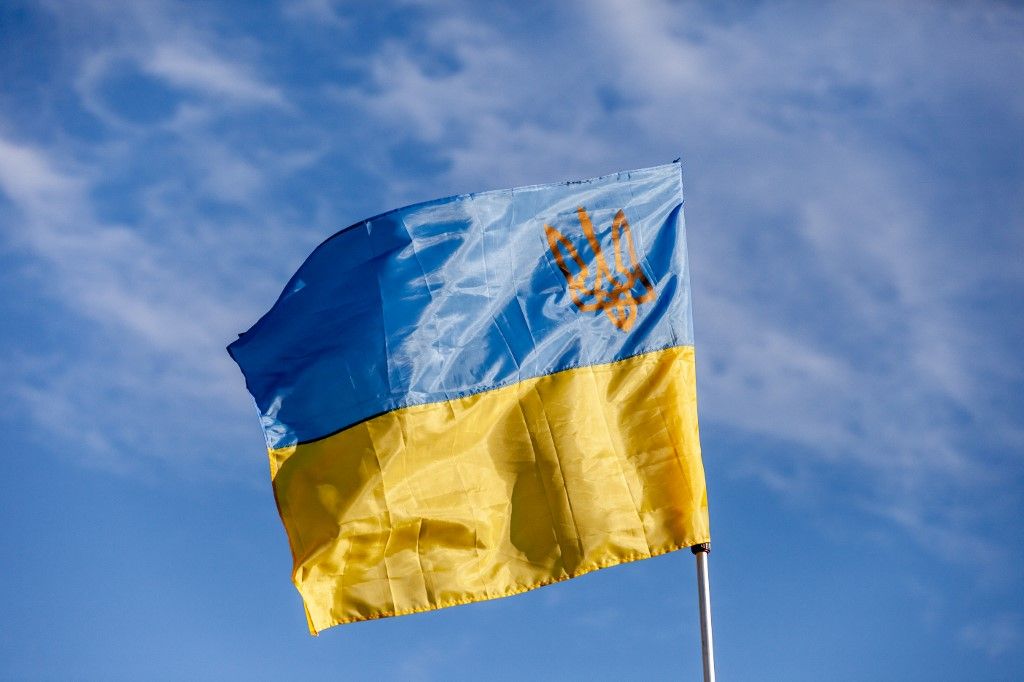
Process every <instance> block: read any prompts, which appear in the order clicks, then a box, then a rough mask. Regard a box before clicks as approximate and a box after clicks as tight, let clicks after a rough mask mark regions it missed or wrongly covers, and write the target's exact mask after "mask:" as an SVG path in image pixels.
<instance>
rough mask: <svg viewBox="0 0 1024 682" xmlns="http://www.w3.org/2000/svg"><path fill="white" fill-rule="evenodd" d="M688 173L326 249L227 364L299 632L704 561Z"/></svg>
mask: <svg viewBox="0 0 1024 682" xmlns="http://www.w3.org/2000/svg"><path fill="white" fill-rule="evenodd" d="M682 209H683V196H682V178H681V173H680V167H679V164H678V163H673V164H668V165H664V166H658V167H655V168H647V169H643V170H636V171H629V172H623V173H618V174H615V175H608V176H605V177H601V178H596V179H593V180H586V181H582V182H572V183H562V184H553V185H535V186H532V187H521V188H517V189H510V190H501V191H494V192H484V193H480V194H469V195H463V196H456V197H449V198H446V199H439V200H436V201H429V202H426V203H422V204H416V205H414V206H409V207H407V208H402V209H398V210H395V211H391V212H389V213H384V214H382V215H379V216H377V217H375V218H371V219H369V220H365V221H363V222H360V223H357V224H355V225H352V226H351V227H348V228H346V229H344V230H342V231H340V232H338V233H337V234H335V235H334V236H332V237H331V238H329V239H328V240H327V241H325V242H324V243H323V244H321V245H320V246H319V247H318V248H317V249H316V250H315V251H314V252H313V254H312V255H311V256H310V257H309V258H308V259H307V260H306V262H305V263H304V264H303V265H302V267H301V268H299V270H298V272H297V273H296V274H295V275H294V276H293V277H292V279H291V281H290V282H288V285H287V286H286V287H285V290H284V292H283V293H282V294H281V297H280V298H279V299H278V301H277V303H275V304H274V306H273V308H272V309H271V310H270V312H268V313H267V314H266V315H264V316H263V318H262V319H260V320H259V321H258V322H257V323H256V324H255V325H254V326H253V327H252V329H250V330H249V331H247V332H245V333H244V334H242V335H240V337H239V339H238V340H237V341H235V342H234V343H232V344H231V346H230V347H229V348H228V350H229V352H230V353H231V356H232V357H233V358H234V359H235V361H236V362H237V363H238V365H239V367H240V368H241V370H242V372H243V374H244V375H245V379H246V385H247V386H248V389H249V391H250V392H251V393H252V395H253V397H254V399H255V401H256V406H257V408H258V410H259V414H260V419H261V421H262V424H263V430H264V433H265V435H266V440H267V447H268V448H269V452H270V471H271V476H272V479H273V488H274V494H275V497H276V499H277V505H278V509H279V510H280V514H281V519H282V521H283V522H284V526H285V529H286V531H287V534H288V539H289V541H290V544H291V550H292V555H293V557H294V571H293V574H292V579H293V581H294V583H295V585H296V587H297V588H298V590H299V592H300V593H301V595H302V598H303V601H304V602H305V606H306V615H307V619H308V622H309V628H310V631H311V632H313V633H314V634H316V633H317V632H318V631H320V630H322V629H324V628H327V627H330V626H332V625H337V624H340V623H349V622H353V621H360V620H367V619H372V618H382V617H386V616H395V615H400V614H407V613H415V612H418V611H426V610H429V609H437V608H441V607H445V606H452V605H455V604H465V603H468V602H474V601H480V600H484V599H494V598H497V597H504V596H508V595H512V594H516V593H519V592H523V591H526V590H530V589H533V588H535V587H540V586H541V585H547V584H549V583H554V582H557V581H560V580H565V579H568V578H572V577H575V576H578V575H582V574H583V573H587V572H589V571H593V570H595V569H598V568H603V567H606V566H613V565H616V564H620V563H623V562H627V561H634V560H637V559H645V558H648V557H651V556H655V555H658V554H663V553H665V552H670V551H673V550H676V549H680V548H683V547H689V546H691V545H695V544H699V543H703V542H708V541H709V539H710V538H709V532H708V514H707V496H706V493H705V484H704V472H703V468H702V465H701V457H700V443H699V440H698V435H697V403H696V389H695V379H694V354H693V327H692V316H691V308H690V286H689V268H688V266H687V258H686V244H685V234H684V227H683V211H682Z"/></svg>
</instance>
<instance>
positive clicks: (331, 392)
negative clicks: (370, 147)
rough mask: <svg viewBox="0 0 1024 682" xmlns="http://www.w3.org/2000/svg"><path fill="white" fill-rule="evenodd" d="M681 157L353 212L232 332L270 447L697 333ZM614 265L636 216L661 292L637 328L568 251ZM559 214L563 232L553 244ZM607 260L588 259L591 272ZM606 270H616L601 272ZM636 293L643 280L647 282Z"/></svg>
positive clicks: (635, 234) (646, 266) (646, 262)
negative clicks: (578, 298)
mask: <svg viewBox="0 0 1024 682" xmlns="http://www.w3.org/2000/svg"><path fill="white" fill-rule="evenodd" d="M682 203H683V196H682V180H681V174H680V167H679V164H678V163H673V164H668V165H664V166H658V167H656V168H649V169H644V170H637V171H629V172H624V173H618V174H615V175H609V176H605V177H602V178H596V179H594V180H586V181H582V182H576V183H568V184H566V183H560V184H555V185H537V186H533V187H524V188H519V189H510V190H500V191H495V192H484V193H481V194H471V195H467V196H458V197H449V198H447V199H439V200H436V201H430V202H427V203H424V204H417V205H415V206H410V207H408V208H403V209H399V210H396V211H392V212H390V213H385V214H383V215H381V216H377V217H375V218H371V219H370V220H367V221H364V222H362V223H358V224H356V225H352V226H351V227H349V228H347V229H345V230H342V231H341V232H339V233H337V234H336V235H334V236H333V237H331V238H329V239H328V240H327V241H325V242H324V243H323V244H321V245H320V246H319V247H318V248H317V249H316V250H315V251H314V252H313V254H312V255H310V257H309V258H308V259H307V260H306V262H305V263H304V264H303V265H302V266H301V267H300V268H299V270H298V272H296V274H295V275H294V277H292V279H291V281H290V282H288V285H287V286H286V287H285V290H284V292H283V293H282V294H281V297H280V299H279V300H278V301H277V303H275V304H274V306H273V308H272V309H271V310H270V312H268V313H267V314H266V315H264V316H263V318H262V319H260V320H259V322H257V323H256V324H255V325H254V326H253V327H252V329H250V330H249V331H247V332H245V333H244V334H241V335H240V337H239V339H238V340H237V341H235V342H234V343H232V344H231V346H229V348H228V350H229V352H230V353H231V355H232V357H233V358H234V359H235V361H236V362H237V363H238V365H239V367H241V369H242V372H243V374H244V375H245V379H246V385H247V387H248V389H249V391H250V393H252V395H253V397H254V399H255V401H256V405H257V408H258V409H259V411H260V417H261V420H262V423H263V427H264V432H265V434H266V438H267V445H268V447H271V448H276V447H282V446H285V445H290V444H292V443H296V442H306V441H310V440H314V439H317V438H322V437H324V436H326V435H329V434H331V433H335V432H336V431H338V430H340V429H343V428H346V427H348V426H350V425H352V424H355V423H358V422H360V421H362V420H364V419H367V418H369V417H372V416H374V415H376V414H380V413H382V412H387V411H389V410H393V409H396V408H399V407H406V406H410V405H418V404H422V403H429V402H435V401H439V400H451V399H453V398H457V397H461V396H464V395H469V394H472V393H475V392H479V391H481V390H487V389H490V388H497V387H499V386H507V385H509V384H511V383H513V382H516V381H522V380H523V379H528V378H532V377H537V376H542V375H544V374H549V373H551V372H556V371H559V370H562V369H567V368H569V367H577V366H581V365H590V364H596V363H601V362H612V361H614V360H619V359H622V358H626V357H630V356H633V355H637V354H638V353H643V352H647V351H651V350H659V349H662V348H667V347H670V346H678V345H688V344H692V343H693V331H692V322H691V313H690V292H689V279H688V271H687V264H686V244H685V236H684V228H683V214H682ZM580 207H584V208H585V209H586V212H587V216H588V218H589V220H590V221H591V223H592V225H593V226H594V229H595V232H596V242H595V243H596V245H597V246H598V250H600V251H601V252H603V255H604V256H605V258H604V260H605V261H607V262H608V263H609V265H610V267H611V268H612V269H614V264H615V255H619V256H621V257H623V258H625V260H626V261H628V260H629V257H628V253H621V252H620V251H625V252H628V249H625V248H623V249H620V250H616V249H615V248H614V243H613V237H614V232H613V230H612V229H611V228H612V226H613V224H614V223H615V219H616V216H617V214H618V212H619V211H622V212H623V215H624V217H625V218H626V219H628V221H629V226H630V228H631V237H632V240H631V243H632V244H633V247H634V248H633V250H634V251H635V252H636V254H637V256H636V257H637V259H638V260H639V271H640V272H641V273H642V275H643V277H644V278H645V279H647V280H648V281H649V282H650V283H651V285H652V287H653V290H654V292H655V293H656V297H654V298H653V300H650V301H648V302H644V303H641V304H639V305H638V306H637V308H636V320H635V323H634V324H633V325H632V326H631V329H630V330H629V332H628V333H623V331H622V330H621V329H619V328H617V327H616V326H615V325H614V324H612V323H611V322H610V321H609V317H608V316H607V315H606V314H603V313H602V312H601V311H581V310H580V309H579V308H578V307H577V306H576V305H575V304H574V303H573V295H574V293H575V292H574V290H573V289H570V287H568V286H567V282H566V276H565V273H563V272H562V270H561V269H560V267H559V263H558V258H556V257H555V256H559V257H561V258H562V259H563V261H564V262H565V263H566V264H567V266H568V267H569V268H570V269H574V270H575V269H577V265H576V261H574V260H573V259H572V258H571V257H569V255H568V254H567V253H566V243H568V244H569V245H570V246H572V247H574V248H575V249H576V251H577V256H578V260H579V261H580V262H582V263H584V265H587V264H592V263H593V262H594V261H595V260H596V254H595V249H594V248H593V244H591V243H590V242H589V241H588V239H587V238H586V236H585V235H584V231H583V229H582V227H581V223H580V215H579V208H580ZM549 228H550V230H552V231H554V232H556V233H557V234H559V235H562V236H563V237H564V238H565V242H558V243H557V244H556V246H557V247H558V248H557V249H556V250H555V253H552V247H551V243H550V241H549V236H548V233H549ZM597 275H598V273H591V277H590V278H589V279H590V283H589V284H590V285H591V286H592V285H593V284H594V281H595V280H596V278H597ZM603 284H604V285H605V286H607V282H603ZM635 288H636V291H635V292H634V293H635V297H641V296H642V295H643V289H644V287H643V284H642V282H637V284H636V287H635Z"/></svg>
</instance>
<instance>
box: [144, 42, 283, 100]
mask: <svg viewBox="0 0 1024 682" xmlns="http://www.w3.org/2000/svg"><path fill="white" fill-rule="evenodd" d="M143 68H145V69H146V70H147V71H149V72H150V73H152V74H154V75H156V76H160V77H162V78H165V79H167V80H168V81H169V82H170V83H172V84H173V85H176V86H178V87H181V88H186V89H195V90H198V91H200V92H203V93H205V94H208V95H210V96H213V97H224V98H227V99H233V100H237V101H239V102H252V103H256V104H269V105H273V106H278V107H282V106H285V100H284V97H283V95H282V94H281V91H280V90H279V89H278V88H276V87H274V86H271V85H268V84H267V83H265V82H263V81H262V80H261V79H259V78H258V77H256V76H255V75H254V74H252V73H251V72H250V69H249V68H247V67H246V66H244V65H241V64H236V63H232V62H230V61H227V60H225V59H223V58H222V57H220V56H218V55H216V54H213V53H211V52H209V51H208V50H206V49H205V48H204V47H201V46H198V45H194V44H193V45H190V44H183V45H180V44H179V45H175V44H158V45H156V46H155V47H154V49H153V51H152V52H151V53H150V54H148V55H146V57H145V61H144V62H143Z"/></svg>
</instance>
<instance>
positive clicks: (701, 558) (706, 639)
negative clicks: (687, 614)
mask: <svg viewBox="0 0 1024 682" xmlns="http://www.w3.org/2000/svg"><path fill="white" fill-rule="evenodd" d="M690 551H692V552H693V554H694V556H695V557H696V559H697V594H698V595H700V650H701V657H702V659H703V662H704V682H715V645H714V642H713V641H712V639H711V586H710V584H709V583H708V554H709V553H710V552H711V545H710V544H708V543H704V544H702V545H694V546H693V547H691V548H690Z"/></svg>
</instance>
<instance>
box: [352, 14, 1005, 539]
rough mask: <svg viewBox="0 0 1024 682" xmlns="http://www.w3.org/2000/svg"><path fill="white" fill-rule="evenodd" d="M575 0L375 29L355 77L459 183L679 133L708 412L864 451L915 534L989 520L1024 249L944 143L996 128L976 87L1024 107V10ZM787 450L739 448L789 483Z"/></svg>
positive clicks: (558, 164)
mask: <svg viewBox="0 0 1024 682" xmlns="http://www.w3.org/2000/svg"><path fill="white" fill-rule="evenodd" d="M576 10H579V11H578V12H575V14H574V16H575V17H577V20H574V21H573V22H568V21H567V22H564V23H559V22H558V21H557V19H558V18H559V17H557V16H556V17H555V24H556V26H557V28H554V29H552V28H551V26H544V27H543V29H542V30H540V31H539V33H540V34H542V35H543V36H544V40H543V41H542V40H536V41H530V42H529V43H528V45H524V44H512V43H510V42H509V41H506V40H501V39H500V37H501V36H502V35H503V29H501V28H498V27H499V26H500V25H501V24H502V22H513V23H514V22H522V23H521V24H517V25H516V26H515V29H516V32H517V33H518V34H522V33H526V34H529V33H530V32H531V30H535V29H538V28H539V27H538V25H536V24H532V23H530V21H531V19H530V18H529V17H527V18H525V19H523V18H520V17H515V18H513V17H509V16H506V15H503V14H500V13H499V15H498V16H494V15H487V14H485V13H482V12H481V13H476V14H473V13H469V15H463V16H462V17H460V18H458V19H453V18H451V17H448V16H445V17H442V18H438V19H436V20H434V21H430V22H427V23H426V24H425V26H424V27H423V37H424V38H423V41H422V42H420V43H417V44H415V45H406V44H401V43H399V42H392V43H386V44H383V45H382V46H381V47H380V49H379V50H378V52H377V53H376V54H375V55H373V56H371V59H370V63H369V67H368V75H369V77H370V79H369V85H365V86H364V85H357V86H353V87H348V88H344V89H342V90H341V91H340V93H339V96H340V97H341V98H342V99H343V101H344V102H345V104H346V105H347V106H354V107H360V108H362V109H363V110H365V111H367V112H368V113H369V114H370V115H372V116H374V117H375V118H376V119H378V120H380V121H382V122H383V123H384V124H385V125H387V126H389V127H390V128H391V129H393V130H395V131H405V132H406V134H410V133H411V134H412V135H413V136H414V137H415V139H416V140H417V141H418V142H420V143H423V144H426V145H428V146H429V147H430V148H431V149H433V150H435V152H436V153H437V154H438V155H439V156H440V157H441V158H443V159H444V160H446V162H447V163H448V166H447V174H448V176H449V177H450V178H452V184H454V185H455V186H457V187H459V188H460V189H477V188H478V185H479V184H480V183H481V182H483V183H484V184H485V185H486V186H500V185H502V184H510V183H517V182H521V181H537V180H541V179H556V178H557V177H560V176H571V175H573V174H575V175H586V174H588V173H591V172H596V171H598V170H600V171H607V170H613V169H615V168H619V167H623V166H629V165H646V164H650V163H655V162H661V161H665V160H667V159H668V158H670V157H671V156H673V155H675V154H676V153H677V152H678V151H682V152H685V153H686V156H685V157H684V163H685V166H686V169H687V170H688V174H689V175H688V177H689V181H690V182H689V192H688V196H689V203H688V211H689V214H688V217H689V220H690V222H691V248H692V250H693V254H694V258H693V261H694V283H695V287H696V294H695V303H696V306H697V308H698V310H697V323H698V337H699V346H700V351H701V356H702V358H703V362H702V367H703V371H702V373H701V383H702V387H701V388H702V390H701V395H702V412H703V416H704V418H705V419H706V420H708V421H709V422H711V423H720V424H725V425H729V426H730V427H734V428H738V429H741V430H742V431H744V432H748V433H755V434H761V435H763V436H767V437H769V438H771V439H773V441H774V442H775V443H778V444H781V447H780V448H776V452H778V451H779V450H784V449H785V444H792V445H793V446H796V447H793V448H792V451H793V453H794V454H793V457H794V458H801V459H805V458H807V457H811V458H812V460H815V461H817V462H818V463H819V464H824V463H827V465H828V466H830V467H832V468H837V467H838V468H840V469H843V468H845V469H847V470H849V471H850V472H851V478H852V479H853V480H863V481H864V485H863V488H862V490H861V494H862V495H863V496H864V499H865V504H864V505H863V508H864V509H865V510H868V509H881V508H886V509H890V510H891V509H892V508H893V507H894V506H895V507H897V508H899V509H900V510H901V511H900V513H890V512H885V513H879V518H880V519H883V520H884V522H886V523H893V522H895V523H898V524H900V525H901V526H902V527H903V528H904V529H905V530H906V531H907V532H909V533H911V534H912V535H914V536H915V537H918V538H919V539H920V540H921V541H922V543H924V544H933V543H936V542H939V540H938V538H937V537H936V536H935V533H936V532H937V531H938V530H939V529H942V530H943V531H944V532H946V533H949V535H950V536H953V537H955V536H958V535H959V536H967V535H972V534H973V533H972V530H971V529H977V527H978V525H977V521H976V520H975V521H969V520H967V519H968V517H970V516H971V514H968V513H966V511H967V510H968V509H971V510H974V509H979V508H980V509H985V508H988V509H989V510H990V512H992V513H995V509H994V508H993V507H991V505H990V500H989V499H987V495H986V494H985V492H984V491H985V490H986V489H987V488H989V487H990V486H992V485H999V481H1000V479H1001V478H1002V477H1004V476H1005V475H1006V474H1008V473H1011V472H1012V471H1015V470H1017V467H1019V465H1020V452H1021V446H1022V445H1024V440H1022V435H1024V433H1022V430H1021V427H1020V424H1019V420H1018V419H1017V417H1016V416H1015V415H1013V414H1012V411H1009V410H1006V409H1002V408H1000V407H999V403H1000V400H999V396H1000V395H1002V394H1005V393H1006V392H1007V391H1012V390H1013V389H1012V387H1013V386H1019V385H1020V384H1021V382H1022V379H1024V375H1022V372H1021V369H1020V365H1019V363H1018V362H1016V359H1015V358H1016V351H1015V350H1014V349H1013V347H1012V344H1011V343H1009V339H1008V337H1006V338H997V339H993V336H992V331H993V330H992V328H991V326H990V325H989V324H988V323H987V321H986V320H985V319H984V318H983V314H982V313H979V312H978V311H976V310H975V309H974V308H973V307H972V306H971V305H970V303H969V301H970V300H972V298H974V297H975V296H976V295H977V292H979V291H981V290H991V288H992V287H997V288H998V290H1001V291H1003V292H1011V291H1017V292H1020V291H1022V290H1024V267H1022V266H1021V263H1020V261H1019V259H1015V257H1014V256H1012V255H1011V254H1012V253H1015V252H1019V248H1020V247H1021V246H1022V244H1021V240H1020V237H1019V235H1020V234H1022V233H1024V230H1021V229H1020V228H1021V227H1024V224H1022V219H1021V218H1020V217H1019V215H1020V214H1019V213H1014V212H1005V213H1002V214H1000V215H999V220H1001V221H1006V222H1009V223H1011V224H1013V225H1015V226H1016V229H1015V232H1014V234H1016V235H1017V236H1013V235H1011V234H1010V233H1009V232H1007V231H1006V230H1005V229H1003V228H1002V227H1000V226H996V225H993V224H987V223H982V222H978V219H977V217H976V216H971V215H964V214H961V215H960V216H958V219H960V220H964V221H966V222H963V223H961V224H954V223H951V216H950V214H949V211H948V210H947V209H946V208H944V207H943V204H942V202H943V199H944V197H947V196H949V193H950V192H952V193H954V194H959V193H962V192H965V191H974V192H980V193H982V195H984V194H985V193H986V192H987V191H989V190H988V188H987V187H986V184H985V181H984V180H981V179H974V178H972V177H970V176H969V175H967V174H965V173H964V172H962V171H961V170H959V169H958V168H957V167H956V166H955V165H951V164H956V163H957V159H956V158H955V157H954V156H953V155H952V152H951V151H950V150H949V149H948V143H947V142H946V140H949V139H958V138H963V137H964V136H966V135H975V136H977V140H976V142H978V143H980V144H984V143H985V135H986V130H985V126H986V123H985V121H983V120H978V119H974V118H972V114H970V113H968V112H967V111H966V110H964V109H963V108H962V107H961V106H959V105H958V98H959V97H960V96H961V94H960V93H965V92H968V91H969V92H970V96H971V97H973V98H974V100H973V101H974V103H975V104H977V103H978V102H979V101H980V102H984V104H983V105H982V106H983V107H988V108H989V109H990V110H995V111H999V112H1001V113H999V114H996V115H997V116H1000V117H1001V120H1005V121H1011V120H1012V117H1013V114H1012V113H1011V112H1015V111H1019V110H1020V108H1021V106H1022V98H1021V96H1020V95H1019V93H1016V94H1012V95H1009V97H1007V96H1006V95H1007V93H1006V92H1005V87H1004V86H1003V85H1002V84H1003V83H1005V82H1008V80H1013V79H1014V78H1017V77H1019V76H1020V75H1021V73H1020V70H1021V63H1020V60H1019V58H1014V57H1012V54H1013V53H1014V50H1016V47H1015V45H1016V38H1015V35H1016V34H1015V33H1014V29H1013V28H1012V27H1015V26H1019V25H1020V23H1021V16H1020V13H1019V12H1015V11H1012V10H1010V9H1007V8H1003V9H999V8H995V7H992V8H990V9H989V10H988V11H987V12H983V13H978V14H972V13H969V12H966V11H960V10H956V9H950V8H945V7H934V8H928V9H926V10H924V9H923V10H921V11H915V18H914V21H913V22H910V21H904V20H903V19H902V17H903V14H902V13H903V11H904V10H902V9H900V8H896V7H891V6H886V5H884V4H874V5H871V6H868V7H861V8H858V9H857V10H856V11H854V10H847V9H844V8H843V7H841V6H839V5H834V6H829V7H828V10H827V11H825V10H824V9H822V10H821V11H819V12H810V13H802V14H801V16H800V17H799V19H800V21H801V27H802V28H801V31H803V32H804V37H803V39H802V40H800V41H792V40H790V39H788V38H787V36H791V35H792V31H793V24H792V22H793V21H794V20H795V19H796V17H789V16H787V13H786V12H785V11H783V12H779V11H774V12H773V13H772V14H770V15H769V14H762V13H760V12H758V11H757V10H754V11H752V12H747V13H743V14H739V13H735V14H732V15H729V14H728V13H726V15H725V16H724V17H723V16H716V15H715V13H714V12H712V11H705V10H702V9H699V8H697V7H695V6H689V5H686V6H679V5H677V4H668V3H660V2H654V3H645V4H642V5H636V3H618V2H606V3H597V4H595V3H587V4H586V5H585V6H580V7H579V8H576ZM573 11H575V10H573ZM567 12H570V11H569V10H567ZM551 19H552V17H551V15H550V14H547V15H545V16H544V20H545V21H551ZM570 26H571V28H569V27H570ZM954 35H955V36H957V40H958V44H959V45H960V48H961V49H959V50H958V52H957V54H956V56H955V57H954V56H952V55H951V54H950V53H949V51H948V49H947V46H948V41H949V39H950V38H951V37H952V36H954ZM438 61H440V62H441V63H443V64H447V65H448V67H447V68H441V69H438V68H436V67H435V66H434V64H436V63H437V62H438ZM994 64H999V65H1002V66H1000V67H997V68H995V69H993V68H992V66H991V65H994ZM985 65H988V66H985ZM975 69H982V70H986V71H987V73H986V75H985V77H983V78H980V79H979V78H976V77H975V74H976V71H975ZM1000 69H1002V70H1003V73H993V71H997V72H998V71H999V70H1000ZM921 122H927V123H926V125H927V126H928V127H929V129H930V130H931V133H930V134H929V135H922V133H921ZM368 144H370V146H372V142H371V143H368ZM384 144H386V145H393V144H395V142H394V138H391V139H390V140H387V141H386V142H385V143H384ZM958 144H959V145H960V147H964V145H963V144H962V143H958ZM381 146H382V145H378V148H379V149H380V155H381V157H385V156H386V151H387V147H384V148H381ZM1017 146H1018V147H1019V145H1017ZM961 161H962V159H961ZM553 168H557V169H560V170H559V171H558V172H557V173H555V172H554V171H552V170H551V169H553ZM1014 172H1015V173H1016V175H1015V177H1016V178H1017V182H1018V183H1019V181H1020V177H1021V171H1020V168H1019V164H1018V165H1017V168H1016V170H1015V171H1014ZM968 188H969V189H968ZM1007 300H1008V299H1007ZM1003 305H1005V301H1004V303H1003ZM996 434H998V435H996ZM993 449H995V450H1000V451H1001V452H1003V453H1004V456H1000V457H996V458H993V457H991V456H990V454H989V453H991V452H992V450H993ZM709 456H712V457H714V456H722V455H721V454H716V453H709ZM731 456H733V457H738V458H740V459H742V458H743V455H741V454H736V455H731ZM777 456H778V455H777ZM1010 461H1012V462H1013V464H1008V462H1010ZM789 466H790V463H789V462H783V461H780V460H765V459H763V458H757V459H754V460H751V461H748V462H745V463H744V465H743V468H744V469H746V470H748V471H758V470H759V471H761V472H762V475H763V477H765V479H766V480H767V479H773V480H776V481H777V482H778V481H779V480H780V479H779V476H780V471H782V470H785V469H786V468H788V467H789ZM1007 466H1010V467H1012V468H1010V469H1007ZM864 474H866V475H867V477H866V478H864V477H863V475H864ZM1011 475H1012V473H1011ZM1003 480H1005V479H1003ZM950 499H956V500H958V502H956V503H951V502H950ZM867 500H871V502H870V503H869V502H867ZM883 501H884V504H881V503H882V502H883ZM979 542H981V543H982V544H984V541H979ZM988 549H992V548H991V547H988ZM985 553H986V554H987V555H990V556H991V555H993V554H992V552H989V551H986V552H985Z"/></svg>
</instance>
